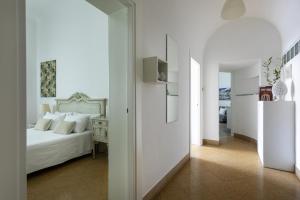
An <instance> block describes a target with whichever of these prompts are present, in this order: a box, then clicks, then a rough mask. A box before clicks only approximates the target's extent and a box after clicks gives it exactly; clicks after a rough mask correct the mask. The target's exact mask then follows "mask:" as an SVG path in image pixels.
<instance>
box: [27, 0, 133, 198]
mask: <svg viewBox="0 0 300 200" xmlns="http://www.w3.org/2000/svg"><path fill="white" fill-rule="evenodd" d="M133 30H134V3H133V2H132V1H131V0H120V1H119V0H111V1H106V0H88V1H86V0H75V1H70V0H54V1H53V0H41V1H35V0H26V55H27V63H26V69H27V73H26V76H27V77H26V78H27V84H26V87H27V120H26V124H27V133H26V138H27V139H26V148H27V149H26V174H27V199H28V200H33V199H35V200H36V199H37V200H39V199H41V200H47V199H51V200H56V199H72V200H77V199H78V200H81V199H89V200H93V199H95V200H96V199H97V200H99V199H121V198H122V199H132V198H134V196H135V171H134V169H135V161H134V159H135V153H134V149H135V143H134V141H135V138H134V137H135V129H134V124H135V103H134V102H135V101H134V98H135V90H134V88H135V85H134V84H135V81H134V80H135V74H134V71H135V70H134V66H135V64H134V62H135V54H134V40H135V39H134V31H133Z"/></svg>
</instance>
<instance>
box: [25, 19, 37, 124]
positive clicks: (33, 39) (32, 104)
mask: <svg viewBox="0 0 300 200" xmlns="http://www.w3.org/2000/svg"><path fill="white" fill-rule="evenodd" d="M26 28H27V29H26V30H27V33H26V43H27V46H26V53H27V63H26V65H27V71H26V81H27V82H26V88H27V91H26V92H27V113H26V114H27V123H28V124H31V123H34V122H35V121H36V119H37V117H38V107H37V105H38V103H37V96H38V94H40V93H39V90H38V85H37V78H38V74H37V66H38V62H37V60H38V58H37V56H38V55H37V53H38V52H37V40H38V35H37V23H36V20H35V19H33V18H30V17H28V18H27V22H26Z"/></svg>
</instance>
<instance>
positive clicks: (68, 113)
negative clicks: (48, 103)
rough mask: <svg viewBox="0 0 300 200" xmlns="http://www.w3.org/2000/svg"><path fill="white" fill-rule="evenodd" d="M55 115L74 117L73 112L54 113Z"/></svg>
mask: <svg viewBox="0 0 300 200" xmlns="http://www.w3.org/2000/svg"><path fill="white" fill-rule="evenodd" d="M54 114H55V115H60V116H61V115H65V116H68V115H73V112H55V113H54Z"/></svg>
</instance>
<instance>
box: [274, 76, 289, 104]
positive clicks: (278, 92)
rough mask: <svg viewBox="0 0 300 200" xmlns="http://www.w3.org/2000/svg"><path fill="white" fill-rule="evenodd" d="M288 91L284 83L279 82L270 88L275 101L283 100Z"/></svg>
mask: <svg viewBox="0 0 300 200" xmlns="http://www.w3.org/2000/svg"><path fill="white" fill-rule="evenodd" d="M287 92H288V89H287V87H286V85H285V83H284V82H283V81H281V80H279V81H277V82H276V83H275V84H274V85H273V87H272V93H273V95H274V96H275V97H276V100H280V101H282V100H284V98H285V95H286V94H287Z"/></svg>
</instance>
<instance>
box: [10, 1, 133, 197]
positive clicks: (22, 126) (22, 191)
mask: <svg viewBox="0 0 300 200" xmlns="http://www.w3.org/2000/svg"><path fill="white" fill-rule="evenodd" d="M25 1H26V0H17V4H16V9H17V13H18V16H17V17H18V18H17V25H18V26H17V27H18V29H17V31H18V32H17V36H18V44H19V45H18V47H19V48H18V58H19V59H18V66H17V71H18V80H19V83H18V84H19V88H18V90H17V91H16V92H17V94H18V95H17V96H18V97H19V105H20V107H19V108H18V111H19V112H18V122H17V125H18V127H19V128H18V132H17V139H18V141H19V144H20V145H19V146H18V147H16V148H17V149H18V156H17V159H18V165H17V166H16V168H17V172H18V180H17V184H18V185H17V193H18V194H17V196H18V199H20V200H25V199H27V189H26V187H27V181H26V160H25V159H26V149H25V148H26V136H25V134H24V130H26V112H25V110H26V84H25V83H26V67H25V66H26V45H25V44H26V14H25V10H26V7H25ZM119 1H120V2H121V3H122V4H124V5H125V6H126V7H128V13H129V55H128V58H129V59H128V60H129V63H128V82H127V87H128V145H129V146H128V147H129V171H128V177H129V183H128V184H129V188H128V190H129V191H128V194H129V197H128V199H136V193H137V191H136V118H135V116H136V102H135V100H136V23H135V22H136V14H135V13H136V5H135V3H134V1H133V0H119Z"/></svg>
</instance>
